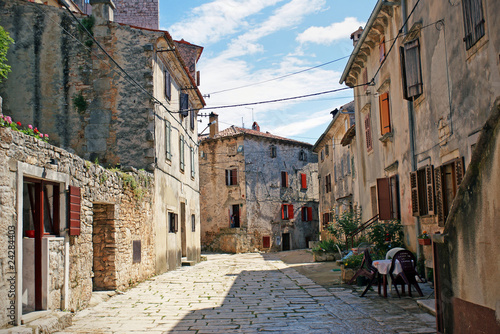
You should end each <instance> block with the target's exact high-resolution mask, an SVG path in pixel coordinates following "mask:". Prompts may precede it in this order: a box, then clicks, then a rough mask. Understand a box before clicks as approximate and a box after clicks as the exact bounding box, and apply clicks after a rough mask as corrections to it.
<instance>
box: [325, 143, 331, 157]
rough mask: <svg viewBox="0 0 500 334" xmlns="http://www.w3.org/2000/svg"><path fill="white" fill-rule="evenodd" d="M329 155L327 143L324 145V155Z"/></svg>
mask: <svg viewBox="0 0 500 334" xmlns="http://www.w3.org/2000/svg"><path fill="white" fill-rule="evenodd" d="M329 155H330V149H329V147H328V145H325V156H326V157H327V156H329Z"/></svg>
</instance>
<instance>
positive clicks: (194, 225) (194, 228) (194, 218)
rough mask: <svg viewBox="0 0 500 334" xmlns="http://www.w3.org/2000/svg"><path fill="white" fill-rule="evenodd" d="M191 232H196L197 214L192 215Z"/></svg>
mask: <svg viewBox="0 0 500 334" xmlns="http://www.w3.org/2000/svg"><path fill="white" fill-rule="evenodd" d="M191 232H196V216H195V215H191Z"/></svg>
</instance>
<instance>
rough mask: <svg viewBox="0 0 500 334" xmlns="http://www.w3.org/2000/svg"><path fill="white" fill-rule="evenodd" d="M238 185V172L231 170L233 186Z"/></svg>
mask: <svg viewBox="0 0 500 334" xmlns="http://www.w3.org/2000/svg"><path fill="white" fill-rule="evenodd" d="M237 184H238V170H237V169H231V185H237Z"/></svg>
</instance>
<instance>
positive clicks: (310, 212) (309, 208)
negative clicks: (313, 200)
mask: <svg viewBox="0 0 500 334" xmlns="http://www.w3.org/2000/svg"><path fill="white" fill-rule="evenodd" d="M306 209H307V221H308V222H310V221H312V220H313V218H312V217H313V208H312V207H307V208H306Z"/></svg>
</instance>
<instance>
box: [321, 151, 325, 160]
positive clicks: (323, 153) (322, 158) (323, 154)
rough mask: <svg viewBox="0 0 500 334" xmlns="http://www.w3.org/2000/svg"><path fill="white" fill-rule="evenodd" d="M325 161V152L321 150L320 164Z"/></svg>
mask: <svg viewBox="0 0 500 334" xmlns="http://www.w3.org/2000/svg"><path fill="white" fill-rule="evenodd" d="M323 161H325V151H324V150H321V162H323Z"/></svg>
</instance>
